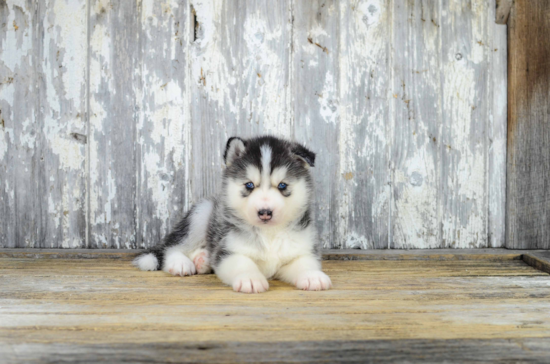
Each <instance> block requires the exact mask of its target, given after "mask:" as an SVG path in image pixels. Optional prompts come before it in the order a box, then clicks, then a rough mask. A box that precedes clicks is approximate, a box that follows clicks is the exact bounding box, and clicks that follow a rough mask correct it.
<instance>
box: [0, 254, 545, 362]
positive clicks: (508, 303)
mask: <svg viewBox="0 0 550 364" xmlns="http://www.w3.org/2000/svg"><path fill="white" fill-rule="evenodd" d="M323 267H324V269H325V271H326V272H327V273H328V274H329V275H330V276H331V277H332V280H333V283H334V289H332V290H329V291H324V292H303V291H299V290H296V289H294V288H293V287H291V286H289V285H287V284H284V283H281V282H278V281H272V282H270V284H271V288H270V290H269V291H268V292H267V293H265V294H260V295H243V294H238V293H234V292H232V291H231V290H230V288H228V287H226V286H224V285H223V284H221V283H220V282H219V280H218V279H217V278H216V277H215V276H213V275H205V276H194V277H186V278H179V277H172V276H169V275H166V274H165V273H163V272H141V271H138V270H136V269H135V268H133V267H131V266H130V264H129V262H128V261H119V260H112V259H107V260H105V259H93V260H85V259H78V260H70V259H25V258H19V259H18V258H0V282H2V283H1V286H2V289H1V290H0V303H1V306H2V310H1V312H0V341H1V342H2V343H3V345H2V347H0V350H2V351H3V352H4V351H6V350H8V351H7V352H8V353H9V354H10V355H12V356H13V357H14V358H16V359H17V358H24V357H26V355H29V356H30V357H29V358H30V359H32V356H31V355H44V356H45V358H48V357H56V355H60V356H65V355H71V353H74V352H75V351H76V352H81V353H82V355H91V356H92V357H93V356H94V355H99V354H100V353H102V354H105V355H111V354H112V355H114V353H116V352H119V353H120V355H123V356H124V357H129V356H128V355H130V357H132V354H129V353H128V350H129V348H130V347H131V346H132V347H137V346H139V347H140V348H142V349H140V350H145V349H144V348H148V350H147V351H146V352H147V353H149V354H147V355H150V354H152V353H153V352H157V351H158V352H161V351H162V348H163V347H164V348H165V349H166V350H168V351H165V353H166V352H171V351H170V350H172V349H170V348H175V347H177V346H178V345H181V346H180V347H181V348H182V349H181V350H184V349H185V348H187V349H189V350H198V347H199V346H200V347H203V348H211V349H212V350H213V351H212V353H213V355H214V354H216V355H223V353H224V352H227V351H226V350H231V349H230V348H231V347H234V345H236V343H237V342H238V343H240V345H244V346H246V345H247V344H248V343H257V344H251V345H252V347H256V346H255V345H262V344H261V343H263V345H267V346H270V347H271V346H272V345H274V346H273V347H276V346H277V345H281V346H279V347H283V345H287V346H289V347H290V348H292V347H293V346H294V345H295V344H292V343H293V342H316V343H315V344H304V345H305V346H304V347H308V345H317V346H321V347H323V345H324V344H323V343H327V348H329V347H335V345H337V343H338V344H339V345H341V346H342V348H345V347H348V346H347V345H354V343H353V342H357V341H361V340H363V341H369V342H371V345H372V347H373V348H374V347H376V346H375V345H374V341H377V342H379V344H380V345H382V346H383V347H385V348H386V349H385V350H389V348H390V347H394V348H399V347H410V345H412V343H409V344H407V345H405V344H404V343H405V342H406V340H416V342H417V343H419V345H421V347H423V346H424V345H428V343H432V344H433V345H434V346H435V347H437V348H440V349H434V350H436V351H438V350H441V351H445V350H444V349H443V348H444V347H449V348H452V347H454V345H459V344H457V343H460V342H469V343H470V344H468V345H472V343H473V342H474V341H477V343H478V344H479V345H480V346H482V343H483V345H485V343H486V345H487V348H488V352H493V351H492V350H494V349H491V348H495V347H494V346H493V345H496V347H500V346H501V345H503V347H502V348H503V349H502V350H504V348H506V347H508V346H507V345H505V343H506V342H507V341H509V342H513V343H518V342H520V343H522V342H526V343H527V342H529V340H535V339H537V338H539V339H538V340H543V341H536V340H535V341H531V343H532V344H533V345H534V346H532V348H533V351H532V352H529V351H528V350H520V351H518V352H517V353H516V354H519V353H523V354H525V355H528V353H530V354H529V355H539V354H542V353H541V350H543V349H542V346H539V345H536V344H534V343H536V342H539V343H540V342H545V341H544V339H548V338H549V337H550V325H549V324H548V320H547V319H546V317H547V312H548V309H550V304H549V303H548V302H549V300H548V299H549V298H550V286H549V285H548V283H549V282H550V276H549V275H548V274H547V273H543V272H540V271H537V270H535V269H533V268H532V267H529V266H528V265H526V264H525V263H524V262H522V261H518V260H507V261H487V260H462V261H421V260H411V261H381V260H379V261H325V262H323ZM445 340H452V342H453V343H454V344H451V341H445ZM392 342H393V346H392V344H391V343H392ZM382 343H383V344H382ZM44 345H47V347H49V348H54V347H55V348H57V349H58V354H54V353H53V352H52V351H51V350H49V349H47V347H45V346H44ZM157 345H160V346H157ZM401 345H404V346H401ZM465 345H466V344H465ZM526 346H527V347H531V346H529V345H527V344H526ZM515 347H521V346H518V345H517V344H515ZM10 348H11V349H10ZM14 348H16V349H17V350H14ZM94 348H96V349H98V350H100V351H94V352H91V351H92V350H93V349H94ZM216 348H218V349H219V350H220V351H217V350H216ZM223 348H226V350H222V349H223ZM545 348H546V350H548V346H546V347H545ZM31 349H33V350H31ZM204 350H210V349H204ZM255 350H256V349H254V350H252V351H255ZM319 350H321V349H319ZM409 350H411V349H407V350H405V353H407V354H403V355H406V356H410V355H413V357H412V359H414V353H413V352H411V351H409ZM476 350H480V351H481V348H479V349H476ZM506 350H509V349H506ZM457 351H458V349H456V347H455V349H452V350H451V349H449V351H448V353H453V355H457ZM343 352H348V354H349V355H351V354H352V352H350V351H349V350H345V351H340V353H343ZM503 352H506V351H503ZM17 355H19V356H17ZM251 355H253V354H251ZM271 355H273V354H271ZM309 355H311V353H310V354H309ZM440 355H441V354H440ZM58 357H59V356H58ZM144 360H145V359H144ZM147 360H149V359H147Z"/></svg>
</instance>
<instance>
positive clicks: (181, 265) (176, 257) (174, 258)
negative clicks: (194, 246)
mask: <svg viewBox="0 0 550 364" xmlns="http://www.w3.org/2000/svg"><path fill="white" fill-rule="evenodd" d="M162 270H163V271H165V272H166V273H170V274H173V275H175V276H181V277H183V276H191V275H193V274H197V270H196V269H195V264H193V262H192V261H191V259H189V258H187V257H186V256H185V255H184V254H183V253H181V252H170V253H169V254H167V256H166V262H164V268H163V269H162Z"/></svg>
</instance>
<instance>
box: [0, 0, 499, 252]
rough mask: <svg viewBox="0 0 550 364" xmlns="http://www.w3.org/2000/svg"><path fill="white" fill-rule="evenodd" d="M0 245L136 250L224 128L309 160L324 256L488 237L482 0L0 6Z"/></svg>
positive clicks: (489, 99) (212, 161)
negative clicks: (301, 147) (275, 141)
mask: <svg viewBox="0 0 550 364" xmlns="http://www.w3.org/2000/svg"><path fill="white" fill-rule="evenodd" d="M0 27H1V32H0V112H1V115H0V117H1V120H2V122H1V125H0V203H1V206H0V213H1V214H2V218H1V219H0V247H48V248H49V247H70V248H76V247H89V248H138V247H144V246H150V245H153V244H155V243H156V242H158V241H159V239H160V238H161V237H162V236H163V235H164V234H165V233H166V232H167V231H168V229H169V228H170V227H171V226H172V225H173V224H174V223H175V222H176V221H177V219H178V218H180V217H181V215H182V213H183V211H184V210H185V209H186V208H188V207H189V206H190V205H191V204H192V203H194V202H196V201H198V200H199V199H201V198H202V197H204V196H208V195H210V194H212V193H214V192H215V191H216V189H217V188H218V185H219V176H220V174H221V168H222V166H221V164H222V159H221V155H222V153H223V148H224V145H225V141H226V139H227V138H228V137H230V136H232V135H241V136H245V137H246V136H251V135H255V134H259V133H271V134H275V135H280V136H284V137H288V138H292V139H295V140H298V141H300V142H303V143H305V144H306V145H308V146H309V147H311V148H312V149H313V150H315V151H316V152H317V153H318V162H317V166H316V167H315V169H314V172H315V177H316V181H317V187H316V189H317V209H316V211H317V223H318V226H319V229H320V233H321V238H322V240H323V242H324V244H325V247H334V248H362V249H373V248H387V247H391V248H441V247H453V248H466V247H468V248H478V247H499V246H503V244H504V233H505V228H504V217H505V213H504V205H505V196H506V195H505V182H506V178H505V176H506V160H505V155H506V149H505V148H506V27H505V26H502V25H496V24H495V3H494V1H481V0H476V1H467V2H465V1H460V0H453V1H449V2H437V1H431V0H414V1H391V0H345V1H344V0H342V1H331V0H315V1H295V0H283V1H267V0H265V1H256V0H247V1H244V0H243V1H228V0H225V1H223V0H212V1H198V0H167V1H163V2H158V1H153V0H138V1H133V2H126V1H109V0H71V1H68V0H48V1H43V2H32V1H24V0H9V1H0Z"/></svg>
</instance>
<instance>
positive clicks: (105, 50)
mask: <svg viewBox="0 0 550 364" xmlns="http://www.w3.org/2000/svg"><path fill="white" fill-rule="evenodd" d="M140 5H141V3H140V2H133V1H123V2H118V1H113V2H109V1H107V2H106V1H101V0H96V1H92V0H90V3H89V6H90V19H89V38H90V40H89V52H90V55H89V67H90V71H89V73H90V75H89V85H88V86H89V90H90V91H89V92H90V95H89V109H88V112H89V126H88V127H89V137H88V148H89V151H88V153H89V155H88V163H89V164H88V178H89V191H88V199H89V205H88V209H89V212H88V219H89V220H88V226H89V227H88V229H89V231H88V234H89V235H88V246H89V247H91V248H123V247H125V248H130V247H135V246H136V228H137V224H136V180H137V174H138V173H139V165H138V161H137V152H136V136H137V123H138V110H137V108H138V107H140V106H141V105H140V104H141V102H142V99H141V98H138V97H139V96H140V93H141V92H140V91H141V90H140V85H141V79H140V78H139V76H140V72H139V71H140V68H141V64H142V63H141V54H140V49H141V47H140V41H141V39H140V36H139V34H140V29H141V16H140V14H141V6H140Z"/></svg>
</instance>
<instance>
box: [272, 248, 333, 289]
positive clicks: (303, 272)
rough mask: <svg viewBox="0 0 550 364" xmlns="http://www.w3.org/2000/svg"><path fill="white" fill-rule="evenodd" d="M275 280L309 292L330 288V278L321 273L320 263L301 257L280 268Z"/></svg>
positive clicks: (311, 258) (310, 258)
mask: <svg viewBox="0 0 550 364" xmlns="http://www.w3.org/2000/svg"><path fill="white" fill-rule="evenodd" d="M277 278H279V279H280V280H282V281H285V282H287V283H290V284H294V285H295V286H296V287H298V288H299V289H303V290H309V291H320V290H324V289H329V288H330V287H331V286H332V282H331V280H330V278H329V277H328V276H327V275H326V274H325V273H323V272H322V271H321V263H320V262H319V261H318V260H317V259H314V258H313V257H308V256H302V257H300V258H298V259H296V260H294V261H293V262H292V263H290V264H287V265H286V266H284V267H282V268H281V269H280V270H279V271H278V272H277Z"/></svg>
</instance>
